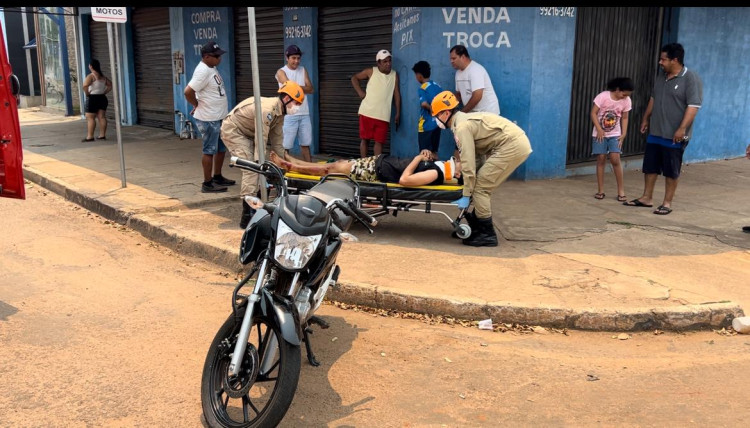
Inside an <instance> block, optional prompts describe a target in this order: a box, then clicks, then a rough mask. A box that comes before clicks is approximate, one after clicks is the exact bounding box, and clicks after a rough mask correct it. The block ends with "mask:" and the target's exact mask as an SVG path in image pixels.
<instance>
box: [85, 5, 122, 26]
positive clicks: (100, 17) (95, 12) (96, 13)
mask: <svg viewBox="0 0 750 428" xmlns="http://www.w3.org/2000/svg"><path fill="white" fill-rule="evenodd" d="M91 19H93V20H94V21H98V22H127V21H128V14H127V12H126V11H125V8H124V7H92V8H91Z"/></svg>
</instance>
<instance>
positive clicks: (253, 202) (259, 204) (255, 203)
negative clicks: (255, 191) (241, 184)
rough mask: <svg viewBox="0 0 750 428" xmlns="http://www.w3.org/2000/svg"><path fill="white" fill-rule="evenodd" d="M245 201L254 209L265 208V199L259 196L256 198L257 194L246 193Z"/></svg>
mask: <svg viewBox="0 0 750 428" xmlns="http://www.w3.org/2000/svg"><path fill="white" fill-rule="evenodd" d="M245 202H247V204H248V205H250V208H252V209H254V210H259V209H261V208H263V206H264V205H263V201H262V200H260V199H259V198H256V197H255V196H251V195H246V196H245Z"/></svg>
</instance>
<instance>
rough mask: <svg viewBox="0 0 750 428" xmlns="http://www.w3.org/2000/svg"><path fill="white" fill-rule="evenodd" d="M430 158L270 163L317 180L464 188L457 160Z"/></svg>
mask: <svg viewBox="0 0 750 428" xmlns="http://www.w3.org/2000/svg"><path fill="white" fill-rule="evenodd" d="M425 152H426V153H425ZM430 158H431V153H429V151H428V150H423V151H422V152H421V153H420V154H418V155H416V156H415V157H414V158H413V159H408V158H399V157H396V156H390V155H376V156H370V157H366V158H358V159H350V160H346V159H342V160H338V161H336V162H331V163H311V162H305V161H302V160H299V159H296V158H294V157H292V156H290V155H289V154H285V155H284V159H282V158H281V157H280V156H278V155H277V154H276V153H275V152H271V154H270V158H269V159H270V161H271V162H273V163H275V164H276V165H278V166H279V167H281V168H282V169H285V170H287V171H293V172H298V173H301V174H309V175H316V176H323V175H326V174H334V173H335V174H346V175H349V176H351V177H352V178H353V179H355V180H357V181H368V182H383V183H398V184H400V185H402V186H430V185H438V184H462V182H463V180H461V163H460V162H459V161H457V160H456V159H455V158H451V159H449V160H447V161H432V160H430ZM446 176H447V179H446Z"/></svg>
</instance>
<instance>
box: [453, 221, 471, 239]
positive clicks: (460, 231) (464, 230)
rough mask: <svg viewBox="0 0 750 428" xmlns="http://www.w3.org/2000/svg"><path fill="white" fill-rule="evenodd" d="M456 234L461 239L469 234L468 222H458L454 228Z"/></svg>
mask: <svg viewBox="0 0 750 428" xmlns="http://www.w3.org/2000/svg"><path fill="white" fill-rule="evenodd" d="M456 235H458V237H459V238H461V239H466V238H468V237H469V236H470V235H471V227H470V226H469V225H468V224H459V225H458V227H457V228H456Z"/></svg>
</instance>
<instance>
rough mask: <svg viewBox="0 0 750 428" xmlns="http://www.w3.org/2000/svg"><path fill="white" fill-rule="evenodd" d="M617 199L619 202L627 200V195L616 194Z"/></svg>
mask: <svg viewBox="0 0 750 428" xmlns="http://www.w3.org/2000/svg"><path fill="white" fill-rule="evenodd" d="M617 200H618V201H619V202H625V201H627V200H628V197H627V196H625V195H622V196H620V195H618V196H617Z"/></svg>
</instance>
